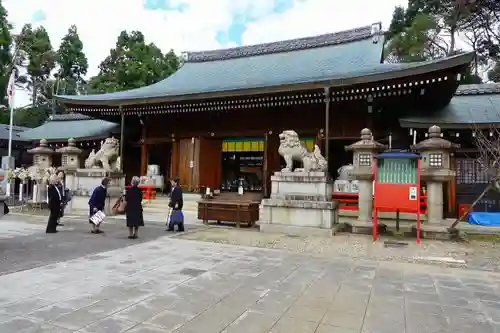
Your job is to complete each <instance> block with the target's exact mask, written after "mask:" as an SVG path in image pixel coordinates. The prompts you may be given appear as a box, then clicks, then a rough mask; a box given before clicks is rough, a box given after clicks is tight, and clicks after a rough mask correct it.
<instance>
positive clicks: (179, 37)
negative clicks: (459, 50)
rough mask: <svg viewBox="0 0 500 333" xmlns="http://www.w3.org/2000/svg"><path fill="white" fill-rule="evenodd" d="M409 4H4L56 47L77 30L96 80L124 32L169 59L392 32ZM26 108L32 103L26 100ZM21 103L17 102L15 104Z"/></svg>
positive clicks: (181, 0) (134, 0) (32, 0)
mask: <svg viewBox="0 0 500 333" xmlns="http://www.w3.org/2000/svg"><path fill="white" fill-rule="evenodd" d="M404 4H406V1H404V0H379V1H368V0H350V1H340V0H210V1H207V0H86V1H78V0H3V5H4V6H5V7H6V9H7V10H8V12H9V20H10V21H11V23H13V25H14V29H15V30H16V31H19V30H20V29H21V27H22V26H23V24H26V23H32V24H34V25H37V24H43V25H44V27H45V28H46V29H47V30H48V32H49V35H50V37H51V40H52V44H53V46H54V47H55V48H57V47H59V43H60V40H61V38H62V37H63V36H64V34H65V33H66V32H67V29H68V27H69V26H71V25H72V24H75V25H76V26H77V27H78V31H79V34H80V37H81V39H82V41H83V44H84V51H85V53H86V54H87V57H88V58H89V73H88V75H89V76H92V75H95V74H97V73H98V66H99V63H100V62H101V61H102V60H103V59H104V58H105V57H106V56H107V55H108V54H109V49H110V48H112V47H113V46H114V44H115V43H116V38H117V36H118V35H119V33H120V31H122V30H140V31H142V32H143V33H144V35H145V36H146V38H147V39H148V41H150V42H154V43H155V44H156V45H158V46H159V47H160V48H162V49H163V50H164V51H165V52H166V51H168V50H169V49H174V50H175V51H177V52H181V51H199V50H207V49H217V48H227V47H234V46H239V45H248V44H255V43H264V42H272V41H277V40H282V39H290V38H299V37H306V36H311V35H317V34H323V33H330V32H335V31H341V30H346V29H351V28H355V27H359V26H364V25H369V24H372V23H374V22H377V21H382V22H383V27H387V26H388V25H389V22H390V19H391V16H392V11H393V9H394V6H396V5H404ZM22 102H23V103H24V102H26V101H24V100H23V101H22ZM16 104H17V103H16Z"/></svg>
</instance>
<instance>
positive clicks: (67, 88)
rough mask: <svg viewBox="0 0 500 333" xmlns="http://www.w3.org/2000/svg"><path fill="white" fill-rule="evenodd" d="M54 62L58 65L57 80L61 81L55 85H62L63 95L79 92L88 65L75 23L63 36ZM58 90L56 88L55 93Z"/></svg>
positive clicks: (59, 86)
mask: <svg viewBox="0 0 500 333" xmlns="http://www.w3.org/2000/svg"><path fill="white" fill-rule="evenodd" d="M56 63H57V65H59V71H58V75H57V80H60V81H63V82H58V84H56V86H57V87H58V88H61V86H62V88H64V89H63V93H64V94H65V95H73V94H77V93H79V90H80V89H79V87H80V86H81V85H82V84H83V83H84V81H83V76H85V75H86V74H87V69H88V67H89V65H88V60H87V57H86V56H85V53H84V52H83V43H82V41H81V40H80V36H79V35H78V30H77V28H76V26H75V25H72V26H71V27H70V28H69V29H68V33H67V34H66V36H64V37H63V39H62V42H61V45H60V47H59V50H58V51H57V57H56ZM59 92H60V90H59V89H57V93H59Z"/></svg>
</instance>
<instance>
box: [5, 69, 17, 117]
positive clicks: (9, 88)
mask: <svg viewBox="0 0 500 333" xmlns="http://www.w3.org/2000/svg"><path fill="white" fill-rule="evenodd" d="M15 83H16V70H15V69H13V70H12V72H11V73H10V77H9V84H8V85H7V98H8V101H9V106H10V107H11V108H13V107H14V105H13V104H14V94H15V91H16V85H15Z"/></svg>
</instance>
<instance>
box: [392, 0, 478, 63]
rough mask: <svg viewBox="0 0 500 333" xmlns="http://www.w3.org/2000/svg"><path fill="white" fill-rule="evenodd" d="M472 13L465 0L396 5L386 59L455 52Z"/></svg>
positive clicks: (415, 58)
mask: <svg viewBox="0 0 500 333" xmlns="http://www.w3.org/2000/svg"><path fill="white" fill-rule="evenodd" d="M465 1H467V0H465ZM471 16H472V9H471V8H470V6H469V3H468V2H464V0H459V1H457V0H408V6H407V8H406V9H404V8H402V7H396V8H395V9H394V13H393V17H392V21H391V25H390V28H389V30H388V32H387V35H386V37H387V39H388V40H389V42H388V43H387V47H386V50H385V54H386V56H387V60H388V61H391V62H412V61H423V60H430V59H436V58H441V57H444V56H449V55H452V54H455V53H456V52H457V48H456V38H457V35H458V33H459V32H461V31H462V30H463V29H464V27H465V26H466V25H467V24H468V22H470V20H471Z"/></svg>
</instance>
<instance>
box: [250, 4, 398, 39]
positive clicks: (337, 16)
mask: <svg viewBox="0 0 500 333" xmlns="http://www.w3.org/2000/svg"><path fill="white" fill-rule="evenodd" d="M406 3H407V1H402V0H379V1H368V0H350V1H331V0H330V1H327V0H305V1H299V2H298V3H297V4H296V5H295V6H294V7H293V8H292V9H291V10H289V11H287V12H285V13H282V14H276V15H270V16H268V17H265V18H264V19H262V20H259V21H258V22H255V23H252V24H250V25H248V26H247V31H246V32H245V34H244V35H243V42H244V43H245V44H255V43H265V42H272V41H277V40H283V39H291V38H299V37H307V36H314V35H318V34H324V33H330V32H335V31H341V30H347V29H352V28H356V27H361V26H365V25H370V24H372V23H375V22H379V21H382V28H384V29H387V28H388V27H389V24H390V22H391V18H392V12H393V10H394V7H396V6H401V5H406Z"/></svg>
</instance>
